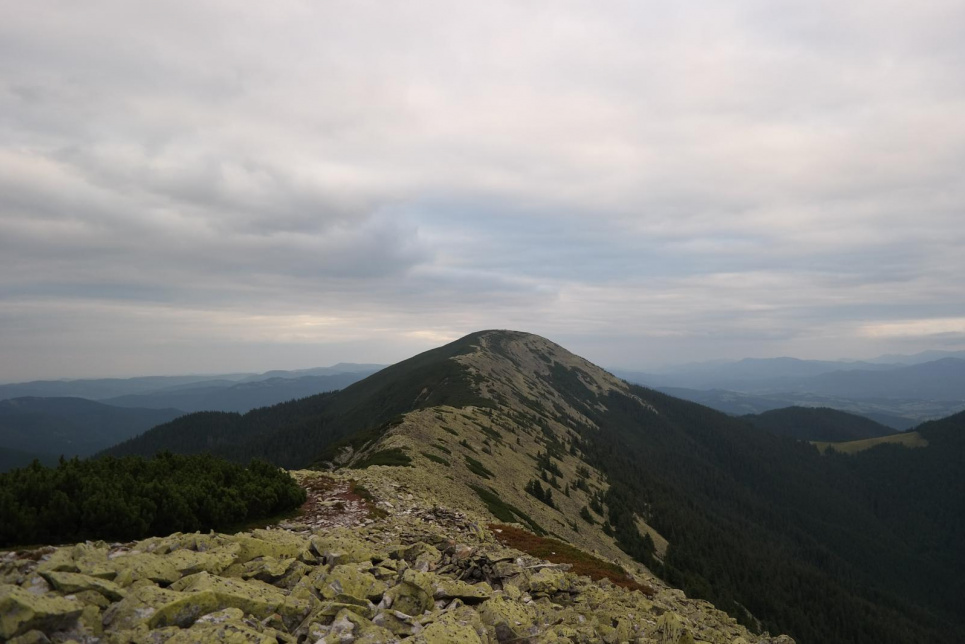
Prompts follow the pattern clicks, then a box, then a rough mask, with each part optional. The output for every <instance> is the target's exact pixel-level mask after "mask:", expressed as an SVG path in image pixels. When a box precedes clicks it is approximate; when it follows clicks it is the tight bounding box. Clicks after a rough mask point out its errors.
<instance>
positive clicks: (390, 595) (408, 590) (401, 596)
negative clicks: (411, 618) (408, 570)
mask: <svg viewBox="0 0 965 644" xmlns="http://www.w3.org/2000/svg"><path fill="white" fill-rule="evenodd" d="M384 599H385V600H387V607H388V608H391V609H392V610H394V611H397V612H400V613H403V614H405V615H421V614H422V613H424V612H425V611H427V610H429V609H430V608H432V606H433V602H432V597H431V596H430V595H429V593H428V592H426V591H425V590H424V589H423V588H420V587H419V586H417V585H415V584H413V583H411V582H408V581H402V582H399V583H398V584H397V585H395V586H393V587H392V588H389V589H388V590H387V591H386V592H385V596H384Z"/></svg>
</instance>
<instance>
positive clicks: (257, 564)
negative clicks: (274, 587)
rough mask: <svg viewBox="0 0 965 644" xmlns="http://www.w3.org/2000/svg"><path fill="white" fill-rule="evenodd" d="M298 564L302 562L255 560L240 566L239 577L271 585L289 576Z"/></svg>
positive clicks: (266, 558) (273, 559)
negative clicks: (293, 567) (289, 572)
mask: <svg viewBox="0 0 965 644" xmlns="http://www.w3.org/2000/svg"><path fill="white" fill-rule="evenodd" d="M296 563H301V562H299V561H298V560H296V559H293V558H288V559H275V558H273V557H264V558H261V559H255V560H253V561H249V562H247V563H245V564H240V571H239V573H240V574H239V576H240V577H241V578H242V579H257V580H259V581H263V582H265V583H269V584H271V583H274V582H275V581H277V580H279V579H281V578H282V577H284V576H285V575H286V574H288V571H289V570H291V568H292V566H294V565H295V564H296ZM302 566H304V564H302ZM306 568H307V567H306Z"/></svg>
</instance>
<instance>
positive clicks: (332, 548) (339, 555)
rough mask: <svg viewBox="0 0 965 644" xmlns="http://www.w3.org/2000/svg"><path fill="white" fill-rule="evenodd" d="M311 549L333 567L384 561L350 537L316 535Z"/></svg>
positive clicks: (357, 540) (370, 549)
mask: <svg viewBox="0 0 965 644" xmlns="http://www.w3.org/2000/svg"><path fill="white" fill-rule="evenodd" d="M311 548H312V551H313V552H315V554H317V555H318V556H319V557H321V558H322V560H323V561H324V562H325V563H327V564H329V565H333V566H338V565H341V564H349V563H362V562H368V563H372V562H374V561H381V560H382V557H381V556H380V555H378V554H377V553H376V552H375V551H373V550H372V548H370V547H369V546H366V545H365V544H364V543H362V542H361V541H359V539H357V538H351V537H348V536H341V535H326V536H324V537H323V536H320V535H316V536H313V537H312V540H311Z"/></svg>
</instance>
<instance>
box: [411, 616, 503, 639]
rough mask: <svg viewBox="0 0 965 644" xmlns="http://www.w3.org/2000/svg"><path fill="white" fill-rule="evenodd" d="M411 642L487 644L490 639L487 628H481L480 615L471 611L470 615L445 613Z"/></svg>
mask: <svg viewBox="0 0 965 644" xmlns="http://www.w3.org/2000/svg"><path fill="white" fill-rule="evenodd" d="M480 630H481V631H482V636H480ZM410 641H411V642H413V644H486V642H488V641H489V638H488V637H486V630H485V628H481V623H480V621H479V615H477V614H476V613H475V612H473V611H471V610H470V611H469V613H465V612H463V613H458V612H456V611H450V612H445V613H443V614H442V615H440V616H439V618H438V619H436V620H435V621H434V622H432V623H431V624H429V625H428V626H426V627H425V629H423V630H422V631H421V632H420V633H419V634H418V635H416V636H414V637H413V638H412V639H411V640H410Z"/></svg>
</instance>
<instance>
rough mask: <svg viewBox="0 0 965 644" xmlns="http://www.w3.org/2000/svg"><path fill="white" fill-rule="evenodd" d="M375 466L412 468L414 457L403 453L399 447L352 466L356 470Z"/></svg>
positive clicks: (385, 450)
mask: <svg viewBox="0 0 965 644" xmlns="http://www.w3.org/2000/svg"><path fill="white" fill-rule="evenodd" d="M373 465H387V466H390V467H411V466H412V457H410V456H409V455H408V454H406V453H405V452H403V451H402V450H401V449H399V448H398V447H393V448H392V449H384V450H382V451H381V452H375V453H373V454H370V455H369V456H368V457H367V458H365V459H363V460H361V461H359V462H358V463H356V464H355V465H353V466H352V469H354V470H364V469H365V468H367V467H372V466H373Z"/></svg>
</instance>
